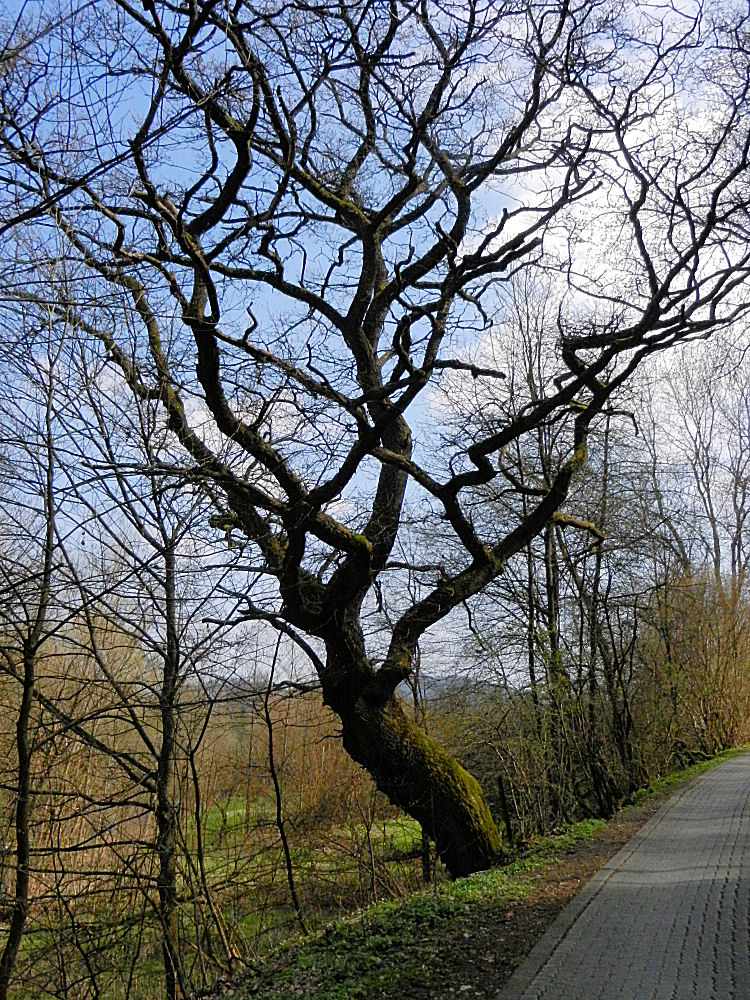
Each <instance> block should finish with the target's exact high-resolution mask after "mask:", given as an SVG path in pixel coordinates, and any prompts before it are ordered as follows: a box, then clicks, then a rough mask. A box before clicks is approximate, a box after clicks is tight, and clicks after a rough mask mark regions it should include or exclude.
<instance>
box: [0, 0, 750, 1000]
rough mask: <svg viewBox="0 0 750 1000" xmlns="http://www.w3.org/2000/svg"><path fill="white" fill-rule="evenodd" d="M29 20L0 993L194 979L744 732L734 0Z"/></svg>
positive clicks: (5, 193) (52, 10) (266, 9)
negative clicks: (660, 3)
mask: <svg viewBox="0 0 750 1000" xmlns="http://www.w3.org/2000/svg"><path fill="white" fill-rule="evenodd" d="M0 32H1V35H0V43H1V44H0V235H2V239H3V258H2V263H1V264H0V296H1V297H2V304H3V310H2V312H1V313H0V334H1V336H0V371H1V372H2V380H0V400H1V402H2V405H1V406H0V495H1V496H2V518H1V519H0V698H1V699H2V711H1V712H0V748H1V750H2V754H1V755H0V762H1V763H0V775H1V777H0V800H1V801H2V812H1V813H0V815H2V817H3V818H4V820H5V824H4V829H3V831H2V840H1V841H0V927H1V928H2V934H0V1000H6V998H7V997H9V996H14V997H19V998H22V1000H25V998H26V997H29V998H31V997H40V996H41V997H44V996H49V997H55V998H70V1000H72V998H76V1000H79V998H84V1000H86V998H92V1000H93V998H95V997H107V998H110V997H111V998H114V1000H126V998H127V1000H141V998H143V1000H146V998H150V997H153V996H157V995H159V996H163V997H164V998H165V1000H184V998H187V997H191V996H194V995H195V994H200V993H201V992H202V991H206V990H211V989H213V988H214V987H215V986H217V985H218V984H220V983H221V982H222V981H224V980H225V979H226V978H227V977H229V976H231V975H233V974H234V973H235V972H237V971H238V970H240V969H242V968H243V967H246V966H247V965H248V964H252V963H253V962H254V961H255V960H256V958H257V957H258V956H259V955H260V954H261V953H262V952H264V951H265V950H266V949H267V948H268V947H269V946H271V945H272V943H273V942H274V941H277V940H279V939H286V938H288V937H289V935H290V934H291V933H294V932H296V931H305V930H310V929H314V928H316V927H318V926H319V925H320V924H321V923H323V922H325V921H327V920H329V919H330V918H331V917H334V916H336V915H338V914H340V913H343V912H347V911H349V910H351V909H352V908H356V907H361V906H364V905H366V904H367V903H369V902H371V901H375V900H381V899H384V898H387V897H394V896H399V895H401V894H404V893H406V892H409V891H411V889H413V888H415V887H419V886H420V885H426V884H428V883H432V882H433V881H437V880H438V879H443V878H458V877H460V876H463V875H467V874H471V873H474V872H478V871H483V870H485V869H487V868H489V867H492V866H495V865H502V864H504V863H506V862H507V861H508V860H509V858H510V857H512V856H513V854H514V852H515V851H517V850H519V849H520V850H522V849H523V846H524V844H525V843H526V842H528V841H529V839H530V838H533V837H534V836H536V835H537V834H539V833H541V832H544V831H548V830H554V829H557V828H558V827H560V826H564V825H565V824H568V823H570V822H573V821H575V820H577V819H580V818H581V817H606V816H610V815H611V814H612V812H613V811H614V810H615V809H616V808H617V807H618V805H619V804H621V803H622V802H625V801H627V800H628V799H629V797H630V796H632V794H633V793H634V791H635V790H636V789H638V788H639V787H640V786H642V785H643V784H645V783H646V782H648V781H649V780H651V779H653V778H655V777H657V776H658V775H659V774H661V773H663V772H664V771H665V770H671V769H673V768H674V767H675V766H678V765H680V764H686V763H689V762H691V761H695V760H696V759H699V758H701V757H703V756H706V755H710V754H712V753H714V752H715V751H716V750H718V749H721V748H723V747H727V746H731V745H736V744H737V743H740V742H742V741H744V740H746V739H747V736H748V733H747V731H746V729H747V723H746V720H747V718H748V663H747V656H748V653H747V650H748V646H749V643H748V638H749V636H748V620H747V619H748V592H747V570H748V559H749V558H750V552H749V551H748V534H747V531H746V521H747V517H748V513H749V512H750V365H749V363H748V360H747V357H746V352H747V343H748V340H747V322H748V316H749V315H750V293H748V280H749V279H750V183H748V182H749V181H750V113H749V111H750V43H749V40H750V19H749V17H748V13H747V11H743V10H742V9H741V8H740V6H739V5H736V4H734V3H733V2H730V0H709V2H706V3H699V2H693V0H686V2H684V3H681V4H679V5H674V4H671V3H664V4H663V5H659V4H656V5H654V4H651V3H648V4H647V3H641V2H639V0H625V2H620V0H520V2H515V0H503V2H501V3H497V2H496V0H460V2H456V3H454V2H453V0H352V2H350V3H342V2H336V0H324V2H321V3H318V2H315V3H309V2H308V0H279V2H275V0H270V2H268V3H266V2H263V3H260V4H256V3H255V2H254V0H143V2H142V3H140V4H133V3H131V2H130V0H97V2H96V3H92V2H89V0H44V2H39V0H21V2H16V0H8V2H5V3H2V4H0Z"/></svg>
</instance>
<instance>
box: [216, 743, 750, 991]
mask: <svg viewBox="0 0 750 1000" xmlns="http://www.w3.org/2000/svg"><path fill="white" fill-rule="evenodd" d="M744 749H746V748H740V749H737V750H728V751H725V752H724V753H721V754H719V755H718V756H717V757H715V758H712V759H710V760H706V761H701V762H700V763H698V764H695V765H693V766H691V767H689V768H687V769H686V770H684V771H679V772H675V773H674V774H670V775H667V776H666V777H663V778H660V779H658V780H656V781H654V782H652V783H651V784H650V785H649V786H648V787H647V788H645V789H643V790H642V791H640V792H638V793H636V795H634V796H633V804H634V805H639V804H642V803H643V802H645V801H647V800H649V799H652V798H654V797H655V796H657V795H662V794H666V793H668V792H669V791H672V790H674V789H676V788H678V787H680V786H681V785H683V784H685V782H687V781H689V780H690V779H691V778H693V777H695V776H696V775H698V774H701V773H702V772H704V771H706V770H708V769H709V768H711V767H713V766H715V765H716V764H718V763H720V762H721V761H723V760H727V759H728V758H729V757H733V756H735V755H736V754H738V753H741V752H743V750H744ZM605 826H606V823H605V821H604V820H599V819H586V820H582V821H580V822H578V823H575V824H574V825H572V826H571V827H569V828H568V829H566V830H563V831H562V832H560V833H557V834H555V835H554V836H547V837H541V838H539V839H537V840H535V841H534V842H533V843H531V844H530V845H527V846H526V847H525V848H524V850H523V853H522V854H520V855H519V856H518V857H516V858H515V860H513V861H512V862H511V863H510V864H508V865H506V866H504V867H502V868H495V869H492V870H490V871H485V872H478V873H477V874H475V875H471V876H470V877H468V878H463V879H457V880H456V881H455V882H445V883H441V884H439V885H435V886H433V887H432V889H431V890H430V891H429V892H426V893H423V894H420V895H414V896H411V897H409V898H407V899H405V900H400V901H396V902H387V903H380V904H378V905H376V906H372V907H370V908H369V909H367V910H365V911H363V912H361V913H359V914H356V915H355V916H352V917H349V918H347V919H344V920H338V921H336V922H334V923H331V924H329V925H328V926H327V927H325V928H324V929H323V930H322V931H319V932H317V933H315V934H313V935H310V936H308V937H306V938H298V939H295V940H294V941H293V942H291V943H288V944H286V945H285V946H284V947H283V948H281V949H278V950H277V951H276V952H275V953H272V954H271V955H270V956H269V957H268V958H267V959H266V960H264V961H263V962H262V963H260V964H259V966H258V967H257V968H256V970H255V971H254V972H253V973H251V974H250V975H249V976H248V978H247V979H246V981H245V982H244V983H243V984H242V986H240V987H236V988H235V990H234V992H231V993H228V994H226V995H225V996H223V1000H248V998H253V1000H285V998H288V997H300V998H305V1000H364V998H367V997H371V996H374V995H377V993H378V991H380V990H393V989H398V988H399V985H400V983H401V982H404V983H406V982H407V981H411V982H413V981H414V980H415V977H416V978H420V979H421V980H422V981H423V982H429V981H430V979H431V974H432V972H433V966H434V957H435V954H436V951H437V950H438V949H439V948H440V946H441V937H443V936H444V932H445V931H446V930H447V929H448V928H450V927H451V925H452V922H453V921H455V920H457V919H460V918H464V919H465V917H466V913H467V911H470V910H471V908H472V907H474V906H478V905H482V906H488V905H489V906H490V907H491V908H493V909H494V908H497V910H498V912H502V911H504V910H506V909H508V907H511V906H513V905H514V904H517V903H519V902H521V901H522V900H524V899H526V898H527V897H528V896H529V894H530V893H531V891H532V887H533V884H534V878H533V876H534V875H535V874H537V873H538V872H539V871H540V870H541V869H542V868H544V867H545V866H547V865H549V864H551V863H553V862H555V861H556V860H558V859H560V858H561V857H562V856H563V855H564V854H565V853H566V852H567V851H569V850H570V849H571V848H573V847H574V846H575V845H576V844H578V843H580V842H581V841H585V840H590V839H591V838H592V837H594V836H595V835H596V834H597V833H598V832H599V831H600V830H602V829H603V828H604V827H605ZM407 828H408V827H407ZM411 835H412V837H413V834H411ZM405 837H406V835H405Z"/></svg>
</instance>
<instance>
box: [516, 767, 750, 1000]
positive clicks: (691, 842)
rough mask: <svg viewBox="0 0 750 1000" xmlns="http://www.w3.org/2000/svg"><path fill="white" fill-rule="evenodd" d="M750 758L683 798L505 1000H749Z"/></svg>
mask: <svg viewBox="0 0 750 1000" xmlns="http://www.w3.org/2000/svg"><path fill="white" fill-rule="evenodd" d="M749 903H750V753H748V754H743V755H742V756H740V757H736V758H734V759H732V760H729V761H727V762H725V763H724V764H721V765H719V766H718V767H716V768H713V769H712V770H710V771H708V772H707V773H706V774H704V775H702V776H701V777H700V778H699V779H698V780H697V781H695V782H694V783H691V784H690V785H688V786H687V787H686V788H684V789H682V790H681V791H679V792H677V794H676V795H675V796H674V797H673V798H671V799H670V800H669V801H668V802H667V803H666V804H665V805H664V806H663V807H662V808H661V809H660V810H659V812H657V813H656V814H655V815H654V816H653V817H652V818H651V819H650V820H649V821H648V823H646V825H645V826H643V827H642V828H641V830H640V831H639V832H638V833H637V834H636V835H635V837H633V839H632V840H631V841H629V843H627V844H626V845H625V847H624V848H623V849H622V850H621V851H620V852H619V854H617V855H616V856H615V857H614V858H612V860H611V861H610V862H609V863H608V864H607V865H606V866H605V867H604V868H603V869H602V870H601V871H600V872H599V873H598V874H597V875H596V876H595V877H594V878H593V879H592V881H591V882H590V883H589V885H588V886H587V887H586V888H585V889H584V890H583V892H582V893H580V894H579V895H578V896H577V897H576V899H575V900H574V901H573V902H572V903H571V904H570V906H568V907H567V908H566V909H565V910H564V911H563V912H562V913H561V914H560V916H559V917H558V919H557V920H556V921H555V923H554V924H553V925H552V927H551V928H550V930H549V931H548V932H547V934H546V935H545V936H544V937H543V938H542V940H541V941H540V942H539V943H538V944H537V946H536V947H535V948H534V950H533V951H532V952H531V954H530V955H529V957H528V958H527V960H526V961H525V962H524V964H523V965H522V966H521V967H520V968H519V969H518V970H517V971H516V973H515V975H514V976H513V978H512V979H511V980H510V981H509V983H508V984H507V985H506V987H505V988H504V989H503V990H502V992H501V993H500V994H499V995H498V997H497V1000H750V921H749V911H748V905H749Z"/></svg>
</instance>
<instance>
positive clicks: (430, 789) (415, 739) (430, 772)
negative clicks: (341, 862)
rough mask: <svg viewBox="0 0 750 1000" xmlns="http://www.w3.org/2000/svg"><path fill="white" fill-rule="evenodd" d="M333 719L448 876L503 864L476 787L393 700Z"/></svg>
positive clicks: (356, 706) (363, 703) (364, 704)
mask: <svg viewBox="0 0 750 1000" xmlns="http://www.w3.org/2000/svg"><path fill="white" fill-rule="evenodd" d="M338 714H339V716H340V718H341V722H342V727H343V741H344V748H345V749H346V751H347V753H349V754H350V756H351V757H353V758H354V760H356V761H357V762H358V763H359V764H361V765H362V766H363V767H365V768H366V769H367V770H368V771H369V773H370V774H371V775H372V777H373V779H374V780H375V783H376V784H377V786H378V788H379V789H380V791H381V792H383V793H384V794H385V795H387V796H388V798H389V799H390V801H391V802H393V803H394V805H397V806H399V807H400V808H401V809H403V810H404V811H405V812H406V813H408V814H409V815H410V816H412V817H414V819H416V820H418V821H419V822H420V823H421V824H422V826H423V827H424V828H425V829H426V830H427V832H428V833H429V835H430V837H431V838H432V839H433V840H434V841H435V846H436V849H437V853H438V855H439V856H440V858H441V860H442V861H443V863H444V864H445V866H446V868H447V869H448V871H449V872H450V874H451V875H452V876H453V878H458V877H459V876H462V875H470V874H471V873H472V872H476V871H482V870H483V869H486V868H489V867H491V866H492V865H493V864H497V863H498V862H501V861H503V860H504V855H503V853H502V850H501V841H500V834H499V833H498V830H497V827H496V826H495V823H494V821H493V819H492V816H491V815H490V811H489V809H488V808H487V804H486V802H485V800H484V796H483V794H482V790H481V788H480V787H479V782H478V781H477V780H476V779H475V778H473V777H472V776H471V775H470V774H469V773H468V772H467V771H465V770H464V768H463V767H461V765H460V764H459V763H458V761H457V760H455V758H453V757H451V756H450V754H448V753H446V751H445V750H444V749H443V747H441V746H440V744H439V743H437V742H436V741H435V740H434V739H432V737H430V736H429V735H428V734H427V733H425V732H424V730H422V729H420V727H419V726H418V725H417V724H416V723H414V722H413V721H412V720H411V719H410V718H409V717H408V716H407V714H406V712H405V711H404V710H403V708H402V707H401V704H400V702H399V701H398V699H397V697H395V696H393V697H391V698H390V699H389V700H388V701H387V702H386V703H385V704H372V703H368V701H367V700H366V699H365V698H359V699H357V701H356V702H354V703H353V704H352V705H350V706H349V707H348V708H345V709H342V710H340V711H339V712H338Z"/></svg>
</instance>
